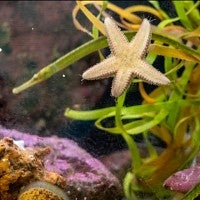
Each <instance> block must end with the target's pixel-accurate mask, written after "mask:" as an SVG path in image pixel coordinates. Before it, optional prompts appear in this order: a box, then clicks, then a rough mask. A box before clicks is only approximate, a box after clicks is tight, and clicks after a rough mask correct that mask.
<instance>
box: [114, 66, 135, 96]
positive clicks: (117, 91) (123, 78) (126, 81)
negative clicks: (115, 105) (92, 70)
mask: <svg viewBox="0 0 200 200" xmlns="http://www.w3.org/2000/svg"><path fill="white" fill-rule="evenodd" d="M132 78H133V74H132V72H131V71H130V70H129V69H123V70H122V69H121V70H118V71H117V73H116V76H115V77H114V79H113V83H112V89H111V95H112V96H114V97H119V96H120V95H121V94H122V93H123V92H124V91H125V90H126V89H127V88H128V87H129V85H130V84H131V80H132Z"/></svg>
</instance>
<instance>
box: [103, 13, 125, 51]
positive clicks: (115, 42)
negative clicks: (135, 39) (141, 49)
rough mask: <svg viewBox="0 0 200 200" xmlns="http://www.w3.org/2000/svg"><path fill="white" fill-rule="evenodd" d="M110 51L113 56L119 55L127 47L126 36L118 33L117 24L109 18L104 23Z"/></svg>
mask: <svg viewBox="0 0 200 200" xmlns="http://www.w3.org/2000/svg"><path fill="white" fill-rule="evenodd" d="M104 24H105V29H106V35H107V38H108V44H109V47H110V51H111V52H112V54H113V55H120V54H121V53H122V52H123V51H124V49H126V48H125V46H126V45H128V40H127V39H126V36H125V35H124V34H123V33H122V32H121V31H120V28H119V27H118V26H117V24H116V23H115V22H114V21H113V20H112V19H110V18H109V17H106V18H105V21H104Z"/></svg>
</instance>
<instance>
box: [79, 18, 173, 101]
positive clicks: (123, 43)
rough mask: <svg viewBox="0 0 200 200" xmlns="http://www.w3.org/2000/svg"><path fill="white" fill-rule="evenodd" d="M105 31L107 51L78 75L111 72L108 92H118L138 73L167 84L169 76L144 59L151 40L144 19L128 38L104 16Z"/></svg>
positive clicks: (149, 80) (96, 75)
mask: <svg viewBox="0 0 200 200" xmlns="http://www.w3.org/2000/svg"><path fill="white" fill-rule="evenodd" d="M104 24H105V28H106V35H107V38H108V44H109V47H110V50H111V54H110V55H109V56H108V58H106V59H105V60H103V61H102V62H100V63H98V64H96V65H94V66H93V67H91V68H89V69H88V70H86V71H85V72H84V73H83V75H82V77H83V79H87V80H96V79H103V78H108V77H112V76H114V80H113V83H112V89H111V94H112V96H114V97H118V96H120V95H121V94H122V93H123V92H124V90H125V89H126V88H128V87H129V85H130V84H131V81H132V78H134V77H138V78H140V79H142V80H143V81H145V82H147V83H150V84H154V85H168V84H169V83H170V80H169V79H168V78H167V77H166V76H165V75H164V74H162V73H161V72H159V71H158V70H156V69H155V68H154V67H153V66H152V65H150V64H149V63H147V62H146V61H145V55H146V53H147V51H148V47H149V45H150V41H151V25H150V23H149V21H148V20H147V19H144V20H143V22H142V24H141V26H140V28H139V30H138V32H137V34H136V35H135V37H134V38H133V39H132V40H131V42H128V40H127V38H126V37H125V35H124V34H123V33H122V32H121V31H120V29H119V28H118V26H117V25H116V24H115V22H114V21H113V20H112V19H110V18H108V17H107V18H105V21H104Z"/></svg>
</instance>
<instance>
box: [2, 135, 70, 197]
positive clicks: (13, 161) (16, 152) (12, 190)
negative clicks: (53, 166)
mask: <svg viewBox="0 0 200 200" xmlns="http://www.w3.org/2000/svg"><path fill="white" fill-rule="evenodd" d="M49 152H50V149H49V148H48V147H46V148H40V147H39V148H34V149H32V148H21V147H19V146H17V145H16V144H15V143H14V141H13V139H11V138H8V137H5V138H3V139H2V140H0V199H2V200H16V199H17V197H18V195H19V192H20V190H21V188H22V187H23V186H26V185H28V184H29V183H30V182H34V181H36V180H40V181H44V182H46V181H48V182H50V183H52V184H56V185H58V186H60V187H65V186H66V182H65V179H64V178H63V177H61V176H60V175H58V174H56V173H50V172H48V171H47V170H46V169H45V167H44V156H46V155H47V154H48V153H49ZM47 177H48V178H47ZM51 177H53V178H51Z"/></svg>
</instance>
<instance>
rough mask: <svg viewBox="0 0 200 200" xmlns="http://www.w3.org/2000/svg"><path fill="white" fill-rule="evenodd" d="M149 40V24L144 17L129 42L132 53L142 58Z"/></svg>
mask: <svg viewBox="0 0 200 200" xmlns="http://www.w3.org/2000/svg"><path fill="white" fill-rule="evenodd" d="M150 42H151V24H150V23H149V21H148V20H147V19H144V20H143V22H142V24H141V25H140V28H139V30H138V32H137V33H136V35H135V37H134V38H133V39H132V41H131V42H130V47H131V48H130V49H131V50H132V51H133V53H137V55H138V56H139V57H141V58H143V57H144V56H145V54H146V52H147V50H148V47H149V45H150Z"/></svg>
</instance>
